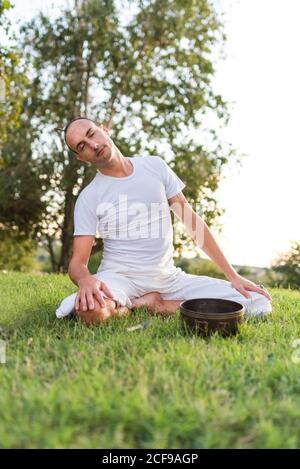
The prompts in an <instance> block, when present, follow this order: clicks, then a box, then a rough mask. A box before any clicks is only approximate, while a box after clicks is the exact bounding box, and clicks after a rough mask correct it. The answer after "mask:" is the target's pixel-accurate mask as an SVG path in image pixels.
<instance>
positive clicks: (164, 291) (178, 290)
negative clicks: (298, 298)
mask: <svg viewBox="0 0 300 469" xmlns="http://www.w3.org/2000/svg"><path fill="white" fill-rule="evenodd" d="M94 277H96V278H98V279H99V280H101V281H103V282H104V283H105V284H106V285H107V286H108V288H109V290H110V291H111V293H112V295H113V297H114V299H115V300H116V301H117V303H118V304H119V305H122V306H127V307H128V308H131V307H132V302H131V300H132V299H134V298H138V297H140V296H142V295H145V294H146V293H149V292H153V291H155V292H159V293H160V295H161V297H162V298H163V299H164V300H182V301H183V300H190V299H193V298H222V299H226V300H232V301H237V302H238V303H241V304H242V305H244V306H245V310H246V315H248V316H265V315H266V314H269V313H271V311H272V305H271V303H270V301H269V300H268V299H267V298H266V297H265V296H264V295H261V294H260V293H256V292H250V291H249V293H250V295H251V298H249V299H248V298H245V297H244V296H243V295H242V294H241V293H239V292H238V291H237V290H236V289H235V288H233V287H232V285H231V283H230V282H228V281H227V280H223V279H217V278H211V277H207V276H205V275H192V274H187V273H185V272H183V271H182V270H181V269H180V268H177V269H176V271H175V272H174V273H172V274H170V275H156V276H152V275H148V276H147V275H144V274H143V275H141V274H134V275H133V274H130V273H128V274H126V275H125V274H121V273H119V272H113V271H111V270H104V271H101V272H98V273H97V274H95V275H94ZM76 295H77V293H73V294H72V295H69V296H68V297H67V298H65V299H64V300H63V301H62V302H61V304H60V305H59V307H58V309H57V310H56V316H57V317H58V318H62V317H64V316H67V315H68V314H70V313H71V312H72V311H73V309H74V306H75V298H76ZM103 296H106V295H105V294H103Z"/></svg>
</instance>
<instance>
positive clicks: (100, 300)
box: [94, 289, 106, 307]
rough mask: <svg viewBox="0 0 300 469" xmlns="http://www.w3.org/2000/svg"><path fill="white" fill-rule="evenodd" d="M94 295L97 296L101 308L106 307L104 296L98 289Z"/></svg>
mask: <svg viewBox="0 0 300 469" xmlns="http://www.w3.org/2000/svg"><path fill="white" fill-rule="evenodd" d="M94 295H95V296H96V298H97V300H98V301H99V303H100V306H102V307H104V306H106V303H105V301H104V299H103V296H102V293H101V291H100V290H97V289H96V290H95V292H94Z"/></svg>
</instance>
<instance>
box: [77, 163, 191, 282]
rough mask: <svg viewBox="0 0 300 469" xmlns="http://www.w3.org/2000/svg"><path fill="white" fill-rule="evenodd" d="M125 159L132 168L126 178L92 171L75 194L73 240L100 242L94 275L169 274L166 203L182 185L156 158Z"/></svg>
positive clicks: (171, 263)
mask: <svg viewBox="0 0 300 469" xmlns="http://www.w3.org/2000/svg"><path fill="white" fill-rule="evenodd" d="M129 161H131V162H132V165H133V172H132V174H130V175H129V176H127V177H121V178H120V177H113V176H106V175H104V174H102V173H101V172H99V171H97V174H96V176H95V178H94V179H93V180H92V182H91V183H90V184H89V185H88V186H86V187H85V188H84V189H83V190H82V191H81V193H80V195H79V197H78V199H77V201H76V205H75V211H74V236H79V235H93V236H95V235H97V234H99V235H100V237H101V238H103V245H104V248H103V258H102V262H101V264H100V266H99V269H98V272H99V271H103V270H107V269H108V270H113V271H115V272H120V273H125V274H126V273H133V274H135V275H138V274H143V275H145V273H149V274H169V273H172V272H174V271H176V267H175V265H174V261H173V228H172V220H171V214H170V207H169V204H168V199H169V198H170V197H173V196H174V195H176V194H178V192H180V191H181V190H182V189H183V188H184V187H185V184H184V183H183V182H182V181H181V179H179V178H178V176H176V174H175V173H174V171H173V170H172V169H171V168H170V167H169V166H168V165H167V163H165V161H164V160H163V159H162V158H160V157H159V156H142V157H141V156H136V157H132V158H129Z"/></svg>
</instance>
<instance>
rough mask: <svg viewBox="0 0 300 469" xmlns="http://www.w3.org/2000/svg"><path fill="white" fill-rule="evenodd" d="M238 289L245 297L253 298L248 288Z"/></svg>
mask: <svg viewBox="0 0 300 469" xmlns="http://www.w3.org/2000/svg"><path fill="white" fill-rule="evenodd" d="M238 291H239V292H240V293H241V294H242V295H243V296H244V297H245V298H248V299H250V298H251V295H250V293H248V292H247V290H245V289H244V288H240V289H239V290H238Z"/></svg>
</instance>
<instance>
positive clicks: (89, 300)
mask: <svg viewBox="0 0 300 469" xmlns="http://www.w3.org/2000/svg"><path fill="white" fill-rule="evenodd" d="M86 297H87V304H88V307H89V309H94V307H95V305H94V299H93V295H92V294H91V293H87V294H86Z"/></svg>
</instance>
